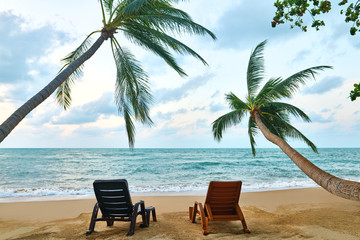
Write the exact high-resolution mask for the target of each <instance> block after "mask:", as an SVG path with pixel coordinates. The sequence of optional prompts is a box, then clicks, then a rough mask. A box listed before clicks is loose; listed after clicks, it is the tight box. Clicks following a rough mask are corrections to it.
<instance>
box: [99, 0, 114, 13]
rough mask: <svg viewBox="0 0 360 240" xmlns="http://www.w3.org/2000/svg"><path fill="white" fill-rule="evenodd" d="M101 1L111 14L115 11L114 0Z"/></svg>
mask: <svg viewBox="0 0 360 240" xmlns="http://www.w3.org/2000/svg"><path fill="white" fill-rule="evenodd" d="M100 1H102V2H103V4H104V6H105V10H106V12H107V13H108V14H109V15H111V14H112V13H113V10H114V0H100Z"/></svg>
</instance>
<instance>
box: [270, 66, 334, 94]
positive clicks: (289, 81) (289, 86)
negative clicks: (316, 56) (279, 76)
mask: <svg viewBox="0 0 360 240" xmlns="http://www.w3.org/2000/svg"><path fill="white" fill-rule="evenodd" d="M329 68H330V69H332V67H331V66H316V67H311V68H308V69H305V70H302V71H300V72H297V73H295V74H293V75H292V76H290V77H288V78H286V79H284V80H283V81H282V82H281V83H279V84H278V85H277V86H276V87H274V89H273V90H272V93H273V94H277V95H279V96H281V97H285V98H291V97H292V95H293V94H294V93H295V92H296V91H297V90H298V89H299V87H300V86H301V85H305V84H306V83H307V81H308V80H310V79H311V78H314V79H315V75H316V74H318V73H319V71H323V70H325V69H329Z"/></svg>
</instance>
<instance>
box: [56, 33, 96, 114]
mask: <svg viewBox="0 0 360 240" xmlns="http://www.w3.org/2000/svg"><path fill="white" fill-rule="evenodd" d="M91 35H92V34H90V35H89V36H87V37H86V38H85V40H84V41H83V42H82V43H81V44H80V46H79V47H77V48H76V49H75V50H74V51H73V52H71V53H69V54H68V55H67V56H66V57H64V58H63V59H61V62H62V64H63V66H62V67H61V69H60V70H59V73H60V72H61V71H62V70H64V69H65V68H66V67H67V66H69V65H70V64H71V63H72V62H74V61H75V60H76V59H77V58H79V57H80V56H81V55H82V54H83V53H84V52H86V51H87V50H88V49H89V47H90V45H91V43H92V41H91V38H90V36H91ZM82 69H83V65H81V66H80V67H79V68H77V69H76V70H75V71H74V72H73V73H72V74H71V75H70V76H69V77H68V78H67V79H66V80H65V81H64V82H63V83H62V84H61V85H60V86H59V87H58V88H57V90H56V101H57V103H58V104H59V105H60V106H62V107H63V108H64V109H65V110H66V109H67V108H68V107H70V105H71V86H72V85H73V83H74V82H75V81H76V80H77V79H79V78H80V77H81V76H82Z"/></svg>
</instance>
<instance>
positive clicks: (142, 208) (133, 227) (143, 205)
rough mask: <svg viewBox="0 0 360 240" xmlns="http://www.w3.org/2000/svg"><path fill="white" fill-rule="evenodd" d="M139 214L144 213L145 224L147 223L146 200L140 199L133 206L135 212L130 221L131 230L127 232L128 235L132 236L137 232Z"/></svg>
mask: <svg viewBox="0 0 360 240" xmlns="http://www.w3.org/2000/svg"><path fill="white" fill-rule="evenodd" d="M139 205H140V212H139ZM138 214H141V215H142V219H143V224H145V225H146V216H145V204H144V201H142V200H141V201H138V202H137V203H135V205H134V208H133V214H132V216H131V222H130V229H129V232H128V233H127V234H126V236H132V235H134V232H135V224H136V217H137V215H138Z"/></svg>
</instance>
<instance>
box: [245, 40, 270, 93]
mask: <svg viewBox="0 0 360 240" xmlns="http://www.w3.org/2000/svg"><path fill="white" fill-rule="evenodd" d="M265 45H266V40H265V41H263V42H261V43H260V44H259V45H257V46H256V48H255V49H254V50H253V51H252V53H251V56H250V60H249V64H248V69H247V77H246V79H247V88H248V95H249V96H250V97H251V96H254V95H255V92H256V91H257V89H258V87H259V84H260V82H261V81H262V80H263V76H264V57H263V51H264V48H265Z"/></svg>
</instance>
